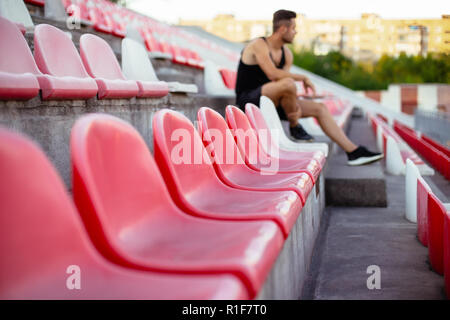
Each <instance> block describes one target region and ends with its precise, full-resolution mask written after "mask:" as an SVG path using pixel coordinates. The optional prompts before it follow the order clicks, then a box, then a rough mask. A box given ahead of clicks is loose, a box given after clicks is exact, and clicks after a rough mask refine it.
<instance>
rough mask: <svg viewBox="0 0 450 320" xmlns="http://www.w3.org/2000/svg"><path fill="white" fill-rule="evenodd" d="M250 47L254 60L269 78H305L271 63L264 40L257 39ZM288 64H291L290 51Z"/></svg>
mask: <svg viewBox="0 0 450 320" xmlns="http://www.w3.org/2000/svg"><path fill="white" fill-rule="evenodd" d="M252 49H253V50H252V51H253V54H254V55H255V58H256V62H257V63H258V65H259V66H260V67H261V69H262V70H263V71H264V73H265V74H266V76H267V78H269V80H271V81H277V80H280V79H283V78H292V79H294V80H296V81H303V80H304V79H305V77H304V76H302V75H300V74H294V73H290V72H289V69H278V68H277V67H276V66H275V64H274V63H273V61H272V59H270V52H269V48H268V47H267V44H266V43H265V42H264V40H262V39H259V40H257V41H255V43H254V44H253V48H252ZM285 51H288V50H285ZM286 62H287V61H286ZM290 64H291V65H292V52H291V62H290ZM289 68H290V67H289Z"/></svg>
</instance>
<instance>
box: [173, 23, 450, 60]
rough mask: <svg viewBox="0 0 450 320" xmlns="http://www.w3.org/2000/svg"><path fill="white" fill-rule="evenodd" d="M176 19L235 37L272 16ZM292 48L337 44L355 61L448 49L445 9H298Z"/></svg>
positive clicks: (255, 31) (267, 28)
mask: <svg viewBox="0 0 450 320" xmlns="http://www.w3.org/2000/svg"><path fill="white" fill-rule="evenodd" d="M179 24H180V25H195V26H199V27H202V28H203V29H205V30H206V31H208V32H211V33H213V34H215V35H217V36H220V37H223V38H225V39H227V40H230V41H235V42H248V41H249V40H251V39H253V38H256V37H260V36H267V35H269V34H271V31H272V22H271V20H238V19H235V17H234V16H233V15H231V14H228V15H227V14H221V15H218V16H216V17H215V18H213V19H212V20H180V22H179ZM297 32H298V34H297V36H296V39H295V42H294V45H295V47H296V48H297V49H300V48H307V49H311V50H313V51H314V52H315V53H316V54H326V53H328V52H329V51H332V50H340V51H341V52H343V53H344V54H346V55H347V56H349V57H351V58H353V59H355V60H358V61H374V60H377V59H378V58H379V57H380V56H381V55H383V54H388V55H391V56H398V55H399V54H400V53H401V52H405V53H406V54H408V55H417V54H422V55H426V54H427V53H430V52H431V53H433V52H445V53H450V15H442V17H441V18H440V19H390V20H388V19H382V18H381V17H380V16H379V15H376V14H362V16H361V18H360V19H346V20H332V19H329V20H318V19H308V18H307V17H306V16H305V15H302V14H298V15H297Z"/></svg>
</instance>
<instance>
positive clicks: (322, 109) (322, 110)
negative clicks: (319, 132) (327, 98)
mask: <svg viewBox="0 0 450 320" xmlns="http://www.w3.org/2000/svg"><path fill="white" fill-rule="evenodd" d="M328 113H329V110H328V108H327V106H326V105H325V104H323V103H317V104H316V114H317V117H319V118H320V117H323V116H326V115H327V114H328Z"/></svg>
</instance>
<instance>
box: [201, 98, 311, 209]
mask: <svg viewBox="0 0 450 320" xmlns="http://www.w3.org/2000/svg"><path fill="white" fill-rule="evenodd" d="M197 116H198V126H199V133H200V135H201V136H202V139H203V143H204V145H205V147H206V149H207V150H209V152H210V154H211V157H212V158H213V159H214V162H213V165H214V169H216V173H217V175H218V176H219V178H220V179H221V180H222V181H223V182H225V183H226V184H227V185H229V186H230V187H233V188H238V189H243V190H270V191H283V190H291V191H295V192H297V194H298V195H299V196H300V199H302V204H305V202H306V199H307V198H308V195H309V193H310V192H311V189H312V187H313V182H312V180H311V178H310V177H309V175H308V174H306V173H292V174H289V173H285V174H281V173H280V174H276V175H262V174H261V173H260V172H257V171H255V170H252V169H250V168H249V167H247V166H246V165H245V161H244V159H243V158H242V156H241V154H240V152H239V149H238V147H237V145H236V143H235V142H234V139H233V135H232V133H231V131H230V129H229V128H228V126H227V123H226V122H225V119H224V118H222V116H221V115H220V114H219V113H218V112H216V111H214V110H212V109H209V108H206V107H203V108H201V109H200V110H199V111H198V114H197Z"/></svg>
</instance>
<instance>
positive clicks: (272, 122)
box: [259, 96, 283, 132]
mask: <svg viewBox="0 0 450 320" xmlns="http://www.w3.org/2000/svg"><path fill="white" fill-rule="evenodd" d="M259 106H260V108H261V113H262V115H263V117H264V119H265V120H266V124H267V125H268V126H269V128H270V129H272V130H273V129H275V130H283V126H282V124H281V120H280V117H279V116H278V113H277V110H276V109H275V105H274V104H273V102H272V100H270V99H269V98H267V97H265V96H261V99H260V103H259ZM281 132H283V131H281Z"/></svg>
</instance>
